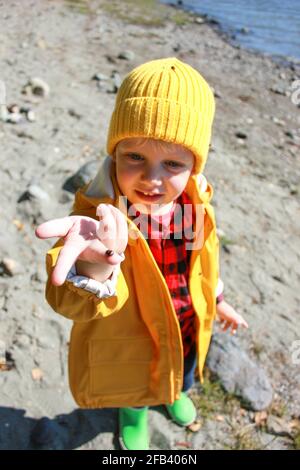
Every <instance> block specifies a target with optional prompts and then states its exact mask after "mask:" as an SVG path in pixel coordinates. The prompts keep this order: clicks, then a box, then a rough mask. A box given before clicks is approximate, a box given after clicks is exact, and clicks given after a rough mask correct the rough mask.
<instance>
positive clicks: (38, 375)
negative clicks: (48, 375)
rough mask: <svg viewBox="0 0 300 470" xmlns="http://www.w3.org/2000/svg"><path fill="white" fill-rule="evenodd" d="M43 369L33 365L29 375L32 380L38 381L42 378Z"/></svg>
mask: <svg viewBox="0 0 300 470" xmlns="http://www.w3.org/2000/svg"><path fill="white" fill-rule="evenodd" d="M43 375H44V374H43V371H42V370H41V369H40V368H39V367H35V368H34V369H32V371H31V377H32V378H33V380H35V381H40V380H42V378H43Z"/></svg>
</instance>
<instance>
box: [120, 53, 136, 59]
mask: <svg viewBox="0 0 300 470" xmlns="http://www.w3.org/2000/svg"><path fill="white" fill-rule="evenodd" d="M134 58H135V53H134V52H132V51H123V52H120V54H119V55H118V59H123V60H129V61H131V60H134Z"/></svg>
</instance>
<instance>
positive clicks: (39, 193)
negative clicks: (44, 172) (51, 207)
mask: <svg viewBox="0 0 300 470" xmlns="http://www.w3.org/2000/svg"><path fill="white" fill-rule="evenodd" d="M27 192H28V194H29V196H31V197H33V198H35V199H40V200H43V201H49V200H50V196H49V194H48V193H46V191H44V190H43V189H42V188H40V187H39V186H38V185H37V184H31V185H30V186H29V187H28V189H27Z"/></svg>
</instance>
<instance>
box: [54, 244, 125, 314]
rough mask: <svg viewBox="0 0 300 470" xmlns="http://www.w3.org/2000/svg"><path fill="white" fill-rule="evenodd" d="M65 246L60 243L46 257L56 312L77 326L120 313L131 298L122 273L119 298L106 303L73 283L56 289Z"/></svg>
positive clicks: (118, 285) (118, 290)
mask: <svg viewBox="0 0 300 470" xmlns="http://www.w3.org/2000/svg"><path fill="white" fill-rule="evenodd" d="M62 246H63V241H61V240H60V241H58V242H57V243H56V244H55V245H54V247H53V248H52V249H51V250H49V251H48V253H47V255H46V269H47V273H48V281H47V284H46V299H47V302H48V303H49V305H50V306H51V307H52V308H53V310H54V311H55V312H57V313H59V314H60V315H63V316H64V317H66V318H69V319H70V320H73V321H75V322H87V321H90V320H94V319H96V318H101V317H103V318H104V317H107V316H109V315H111V314H113V313H115V312H118V311H119V310H120V309H121V308H122V307H123V305H124V304H125V302H126V301H127V299H128V296H129V292H128V287H127V284H126V281H125V278H124V276H123V273H122V271H120V273H119V276H118V280H117V286H116V291H117V295H116V296H113V297H108V298H105V299H99V298H98V297H97V296H96V295H95V294H93V293H91V292H88V291H86V290H84V289H81V288H80V287H76V286H74V285H73V284H72V283H71V282H69V281H65V282H64V284H63V285H61V286H54V285H53V284H52V282H51V276H52V272H53V270H54V267H55V265H56V262H57V258H58V255H59V252H60V250H61V248H62Z"/></svg>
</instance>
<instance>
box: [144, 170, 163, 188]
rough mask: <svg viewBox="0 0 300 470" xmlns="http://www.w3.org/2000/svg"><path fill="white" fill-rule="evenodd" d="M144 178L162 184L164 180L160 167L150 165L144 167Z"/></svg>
mask: <svg viewBox="0 0 300 470" xmlns="http://www.w3.org/2000/svg"><path fill="white" fill-rule="evenodd" d="M143 180H145V181H149V182H151V183H155V184H159V185H160V184H161V180H162V175H161V171H160V169H159V168H157V167H153V166H148V167H147V168H145V169H144V172H143Z"/></svg>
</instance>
